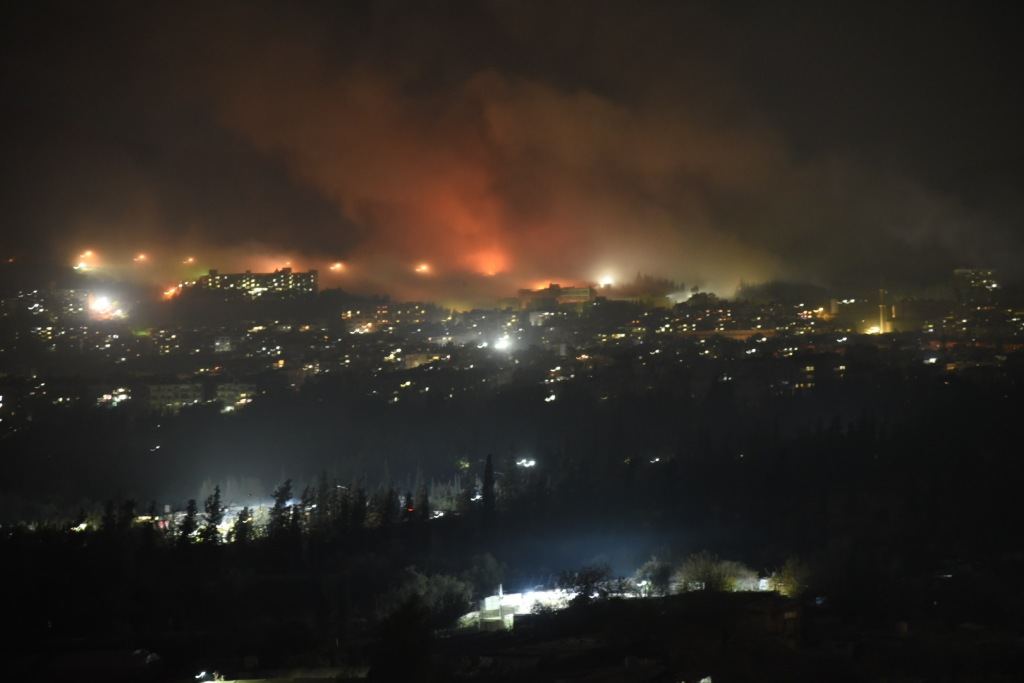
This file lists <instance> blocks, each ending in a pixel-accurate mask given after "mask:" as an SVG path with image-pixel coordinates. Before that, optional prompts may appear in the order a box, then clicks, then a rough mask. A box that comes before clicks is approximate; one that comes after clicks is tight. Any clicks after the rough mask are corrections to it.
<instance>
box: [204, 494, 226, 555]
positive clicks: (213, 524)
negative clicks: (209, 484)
mask: <svg viewBox="0 0 1024 683" xmlns="http://www.w3.org/2000/svg"><path fill="white" fill-rule="evenodd" d="M204 509H205V512H206V515H205V518H206V522H205V524H204V525H203V529H202V531H201V532H200V534H199V537H200V539H201V540H202V541H203V543H214V544H216V543H220V528H219V527H220V523H221V522H223V521H224V508H223V507H222V506H221V503H220V485H219V484H218V485H217V486H214V487H213V493H211V494H210V495H209V496H207V497H206V503H205V505H204Z"/></svg>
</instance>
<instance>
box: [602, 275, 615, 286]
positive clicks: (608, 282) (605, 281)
mask: <svg viewBox="0 0 1024 683" xmlns="http://www.w3.org/2000/svg"><path fill="white" fill-rule="evenodd" d="M598 284H600V285H601V286H602V287H611V286H612V285H613V284H615V280H614V278H612V276H611V275H605V276H603V277H602V278H601V279H600V280H598Z"/></svg>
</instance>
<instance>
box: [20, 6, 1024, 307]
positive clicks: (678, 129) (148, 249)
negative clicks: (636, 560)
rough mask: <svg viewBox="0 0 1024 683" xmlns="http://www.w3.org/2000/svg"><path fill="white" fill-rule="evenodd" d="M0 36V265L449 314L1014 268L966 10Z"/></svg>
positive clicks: (999, 43) (1014, 164) (304, 13)
mask: <svg viewBox="0 0 1024 683" xmlns="http://www.w3.org/2000/svg"><path fill="white" fill-rule="evenodd" d="M4 24H5V27H6V30H5V34H6V36H5V40H4V41H3V47H2V48H0V50H2V53H0V54H2V57H0V64H2V77H0V78H2V92H3V99H4V101H5V106H4V107H3V112H2V114H0V116H2V129H3V131H4V132H3V146H4V154H3V160H2V161H0V164H2V168H3V171H2V172H3V186H2V189H0V209H2V213H0V218H2V221H3V229H2V232H3V235H4V237H3V239H2V242H0V251H2V252H3V254H2V255H3V257H4V259H5V260H6V259H15V261H21V262H28V263H34V264H35V263H49V264H58V265H61V266H69V265H74V264H76V263H78V262H79V260H81V255H82V254H84V253H86V252H87V251H91V252H93V254H94V256H93V259H94V260H95V264H94V265H97V266H102V267H104V268H105V269H106V272H107V274H109V275H112V276H114V277H118V278H131V279H138V280H141V281H143V282H146V283H152V284H154V285H160V286H169V285H172V284H175V283H176V282H178V281H181V280H183V279H189V278H193V277H195V276H196V275H198V274H201V273H203V272H205V271H206V270H207V269H210V268H219V269H220V270H222V271H232V270H245V269H251V270H254V271H267V270H273V269H275V268H280V267H286V266H289V265H290V266H291V267H293V268H295V269H297V270H302V269H310V268H315V269H318V270H319V271H320V273H321V286H322V287H325V288H329V287H340V288H344V289H347V290H350V291H355V292H385V293H388V294H391V295H393V296H397V297H400V298H423V299H435V300H443V299H445V298H446V297H447V298H450V299H453V300H457V299H460V298H461V299H463V300H467V301H468V300H472V299H474V298H475V297H480V296H501V295H503V294H505V293H508V292H511V291H514V290H515V289H517V288H520V287H532V286H537V285H540V284H546V283H547V282H559V281H561V282H570V283H571V282H578V283H585V282H595V283H596V282H599V281H601V280H602V279H604V278H615V279H618V280H625V279H631V278H633V277H634V276H635V274H636V273H637V272H643V273H649V274H652V275H654V276H658V277H666V278H671V279H673V280H675V281H677V282H684V283H685V284H686V285H687V286H692V285H699V286H701V287H702V288H705V289H710V290H713V291H719V292H721V293H723V294H726V295H728V294H730V293H731V292H732V291H733V290H734V289H735V287H736V286H737V284H739V282H740V281H741V280H743V281H746V282H757V281H765V280H769V279H775V278H788V279H793V280H800V281H807V282H814V283H818V284H850V283H868V284H869V285H870V286H874V285H877V283H878V282H879V281H882V280H884V281H885V282H886V283H887V284H888V283H893V284H897V283H902V284H908V285H921V286H927V285H930V284H933V283H936V282H944V281H947V280H948V278H949V275H950V272H951V271H952V269H953V268H955V267H960V266H967V267H988V268H996V269H999V270H1000V272H1001V273H1003V275H1004V277H1006V278H1008V279H1011V280H1012V279H1014V278H1016V277H1017V276H1019V274H1020V272H1019V271H1020V265H1019V264H1021V263H1024V259H1022V258H1021V257H1022V240H1021V236H1020V216H1021V215H1022V214H1021V209H1022V208H1024V207H1022V200H1021V196H1022V195H1021V193H1020V187H1021V178H1022V174H1021V170H1022V154H1021V153H1022V149H1024V135H1022V132H1021V126H1020V125H1019V121H1020V115H1021V88H1020V85H1019V82H1018V77H1017V75H1016V73H1015V72H1014V71H1013V70H1012V67H1011V65H1013V64H1016V63H1018V62H1019V57H1020V46H1019V41H1017V40H1016V36H1014V35H1013V32H1012V30H1011V29H1012V27H1013V25H1014V24H1013V22H1012V21H1010V16H1009V15H1008V14H1007V13H1006V10H1004V9H1003V8H1002V7H1001V6H999V5H996V4H991V3H981V4H971V5H967V4H960V5H954V6H951V5H949V4H937V3H900V4H897V5H889V4H870V3H869V4H865V3H848V2H839V3H827V4H825V5H822V4H820V3H809V2H808V3H749V2H727V3H709V2H692V3H680V2H647V3H626V2H555V3H550V2H544V3H538V2H526V3H524V2H477V3H461V2H459V3H453V2H442V3H410V2H407V3H395V2H345V3H333V2H302V3H272V2H217V3H146V4H142V5H140V4H136V3H119V2H98V3H87V4H82V3H68V2H41V3H31V4H27V3H21V4H18V5H13V6H11V7H8V8H7V9H5V10H4ZM143 254H144V255H145V257H144V258H140V256H141V255H143ZM332 266H334V267H333V268H332Z"/></svg>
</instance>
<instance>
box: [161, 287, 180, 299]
mask: <svg viewBox="0 0 1024 683" xmlns="http://www.w3.org/2000/svg"><path fill="white" fill-rule="evenodd" d="M179 294H181V285H175V286H174V287H171V288H170V289H166V290H164V299H165V300H169V299H173V298H174V297H176V296H178V295H179Z"/></svg>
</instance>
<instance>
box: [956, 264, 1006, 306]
mask: <svg viewBox="0 0 1024 683" xmlns="http://www.w3.org/2000/svg"><path fill="white" fill-rule="evenodd" d="M953 292H954V293H955V295H956V301H957V303H958V304H960V305H961V306H963V307H965V308H969V309H973V310H979V309H984V308H991V307H992V306H994V305H995V303H996V296H997V294H998V292H999V285H998V284H997V283H996V280H995V271H993V270H989V269H987V268H957V269H956V270H954V271H953Z"/></svg>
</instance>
